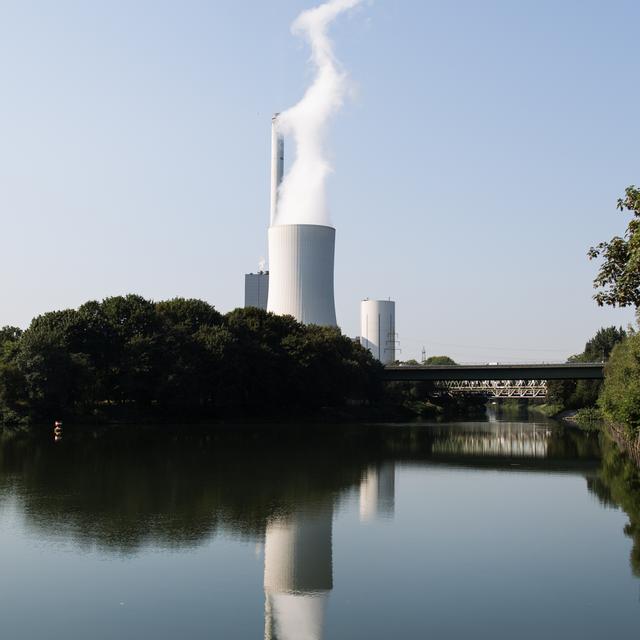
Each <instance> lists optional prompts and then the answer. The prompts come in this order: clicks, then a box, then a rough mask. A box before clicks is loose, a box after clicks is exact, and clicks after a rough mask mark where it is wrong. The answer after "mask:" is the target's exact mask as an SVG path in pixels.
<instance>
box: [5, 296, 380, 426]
mask: <svg viewBox="0 0 640 640" xmlns="http://www.w3.org/2000/svg"><path fill="white" fill-rule="evenodd" d="M379 369H380V365H379V364H378V363H377V362H375V361H374V360H373V358H372V356H371V354H370V353H369V352H368V351H366V350H365V349H363V348H362V347H361V346H360V345H359V344H358V343H356V342H354V341H353V340H351V339H349V338H348V337H346V336H343V335H342V334H341V333H340V331H339V329H335V328H327V327H318V326H305V325H301V324H300V323H298V322H296V320H295V319H294V318H292V317H290V316H276V315H274V314H271V313H267V312H266V311H263V310H261V309H255V308H250V309H236V310H234V311H232V312H230V313H228V314H226V315H225V316H223V315H221V314H220V313H219V312H218V311H216V310H215V309H214V308H213V307H212V306H211V305H209V304H208V303H206V302H204V301H201V300H189V299H184V298H175V299H173V300H168V301H164V302H158V303H154V302H152V301H149V300H145V299H144V298H142V297H140V296H136V295H128V296H116V297H112V298H106V299H105V300H103V301H102V302H96V301H90V302H87V303H85V304H83V305H82V306H81V307H80V308H79V309H77V310H73V309H67V310H63V311H55V312H51V313H46V314H44V315H42V316H39V317H37V318H35V319H34V320H33V322H32V323H31V326H30V327H29V329H27V331H25V332H24V333H21V332H20V331H19V330H18V329H13V328H9V327H7V328H5V329H2V330H0V420H2V419H3V416H4V419H6V416H8V415H21V416H23V417H24V418H26V419H30V420H32V421H36V420H38V421H39V420H51V419H54V418H55V419H57V418H63V419H65V418H67V417H71V418H73V417H76V418H82V419H87V418H93V417H95V418H97V419H118V420H162V419H167V418H169V417H173V418H174V419H175V418H177V419H180V420H185V419H205V418H208V417H212V416H215V415H219V414H220V412H221V411H234V412H236V413H237V412H238V411H243V412H249V413H252V414H264V413H278V414H282V413H285V412H287V411H288V410H290V409H296V408H305V409H307V408H312V407H319V406H325V405H331V406H336V405H340V404H344V403H345V402H346V401H347V400H348V399H350V400H353V399H356V400H364V399H367V398H370V397H371V396H372V395H373V394H375V393H376V392H377V390H378V389H379V386H378V385H379V376H378V372H379Z"/></svg>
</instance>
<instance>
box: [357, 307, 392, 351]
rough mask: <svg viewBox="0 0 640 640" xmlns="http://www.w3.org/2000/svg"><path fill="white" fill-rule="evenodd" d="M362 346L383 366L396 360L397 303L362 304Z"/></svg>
mask: <svg viewBox="0 0 640 640" xmlns="http://www.w3.org/2000/svg"><path fill="white" fill-rule="evenodd" d="M360 344H362V346H363V347H365V348H366V349H369V351H371V353H372V354H373V355H374V356H375V357H376V358H377V359H378V360H380V362H382V364H391V363H393V362H395V359H396V303H395V302H394V301H393V300H369V299H367V300H363V301H362V302H361V303H360Z"/></svg>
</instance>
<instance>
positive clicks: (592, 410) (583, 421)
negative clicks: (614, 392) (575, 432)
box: [574, 407, 603, 431]
mask: <svg viewBox="0 0 640 640" xmlns="http://www.w3.org/2000/svg"><path fill="white" fill-rule="evenodd" d="M574 419H575V421H576V424H577V425H578V426H579V427H580V428H581V429H584V430H586V431H598V430H599V429H600V424H601V423H602V420H603V416H602V411H600V409H598V408H597V407H586V408H584V409H578V411H577V412H576V415H575V418H574Z"/></svg>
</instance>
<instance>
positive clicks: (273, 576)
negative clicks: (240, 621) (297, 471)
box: [264, 506, 333, 640]
mask: <svg viewBox="0 0 640 640" xmlns="http://www.w3.org/2000/svg"><path fill="white" fill-rule="evenodd" d="M332 520H333V509H332V507H331V506H327V507H325V508H324V509H322V510H321V511H319V512H317V511H314V512H313V513H310V512H298V513H295V514H293V515H292V516H289V517H287V518H283V519H279V520H275V521H273V522H270V523H269V524H268V525H267V531H266V536H265V546H264V591H265V596H266V604H265V640H276V639H277V640H320V639H321V638H322V635H323V626H324V611H325V607H326V600H327V596H328V592H329V591H330V590H331V588H332V587H333V572H332V566H331V563H332V553H331V526H332Z"/></svg>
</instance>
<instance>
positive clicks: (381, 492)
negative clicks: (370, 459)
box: [360, 462, 396, 520]
mask: <svg viewBox="0 0 640 640" xmlns="http://www.w3.org/2000/svg"><path fill="white" fill-rule="evenodd" d="M395 484H396V466H395V464H394V463H393V462H385V463H384V464H380V465H377V466H375V467H369V468H368V469H367V471H366V472H365V474H364V476H363V477H362V480H361V481H360V519H361V520H371V519H372V518H375V517H376V516H378V515H381V516H383V517H390V516H393V513H394V509H395Z"/></svg>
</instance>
